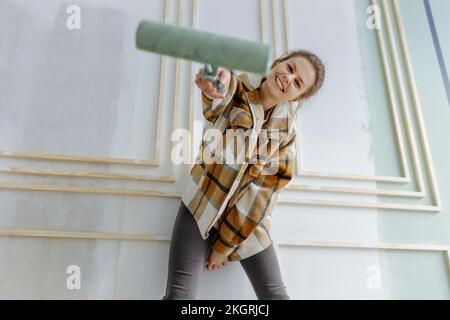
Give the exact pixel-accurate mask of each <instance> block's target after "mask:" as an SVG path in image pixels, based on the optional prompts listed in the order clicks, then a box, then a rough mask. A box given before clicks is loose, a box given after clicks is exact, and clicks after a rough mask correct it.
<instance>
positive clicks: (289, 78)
mask: <svg viewBox="0 0 450 320" xmlns="http://www.w3.org/2000/svg"><path fill="white" fill-rule="evenodd" d="M293 79H294V75H293V74H290V73H288V74H284V75H283V80H284V85H285V86H287V85H288V84H289V83H291V81H292V80H293Z"/></svg>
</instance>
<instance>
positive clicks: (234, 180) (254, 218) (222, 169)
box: [182, 71, 296, 261]
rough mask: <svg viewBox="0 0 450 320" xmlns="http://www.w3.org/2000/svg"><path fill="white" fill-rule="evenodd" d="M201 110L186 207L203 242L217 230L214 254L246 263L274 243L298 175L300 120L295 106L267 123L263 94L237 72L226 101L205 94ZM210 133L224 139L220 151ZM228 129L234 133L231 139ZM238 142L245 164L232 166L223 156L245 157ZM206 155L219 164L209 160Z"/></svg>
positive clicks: (283, 107)
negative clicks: (279, 211)
mask: <svg viewBox="0 0 450 320" xmlns="http://www.w3.org/2000/svg"><path fill="white" fill-rule="evenodd" d="M202 110H203V115H204V118H205V125H204V127H203V139H202V142H201V143H200V150H199V151H200V152H199V155H198V157H197V159H196V162H195V164H194V165H193V167H192V169H191V171H190V175H189V178H188V180H187V183H186V187H185V189H184V192H183V194H182V201H183V203H184V204H185V205H186V206H187V207H188V209H189V211H190V212H191V214H192V215H193V216H194V218H195V220H196V222H197V225H198V227H199V230H200V233H201V235H202V238H203V239H207V238H208V236H209V230H210V229H211V228H212V227H215V228H216V229H218V237H217V239H216V241H215V242H214V244H213V249H214V250H216V251H218V252H220V253H223V254H225V255H227V256H228V260H230V261H236V260H241V259H244V258H247V257H250V256H252V255H254V254H256V253H258V252H260V251H262V250H264V249H266V248H267V247H268V246H269V245H270V244H271V243H272V236H271V212H272V210H273V208H274V206H275V205H276V203H277V200H278V195H279V192H280V191H281V190H282V189H283V188H284V187H285V186H286V185H287V184H288V182H289V181H290V180H291V179H292V175H293V167H294V159H295V152H296V151H295V138H296V130H295V125H294V123H295V121H294V120H295V117H296V115H295V112H294V113H293V106H292V105H291V104H287V103H280V104H277V105H276V106H274V107H273V108H272V109H270V111H269V112H268V113H267V115H268V117H267V119H265V114H264V109H263V106H262V103H261V96H260V88H256V89H255V88H254V87H252V86H251V85H250V83H249V80H248V76H247V75H246V74H241V75H240V76H237V75H236V74H235V73H234V71H231V79H230V82H229V86H228V89H227V92H226V94H225V98H224V99H210V98H208V97H207V96H206V95H205V94H202ZM209 129H216V130H217V131H214V132H215V133H216V134H217V133H218V132H219V133H220V135H221V138H222V139H223V140H222V143H223V144H222V145H220V148H217V147H214V148H212V150H211V146H210V145H208V144H207V143H206V142H209V141H211V137H212V135H211V134H208V133H209V132H211V130H209ZM227 129H234V130H235V131H234V132H233V137H232V139H230V138H229V136H227V134H226V131H227ZM263 129H265V130H263ZM236 140H239V141H241V142H242V141H244V143H243V145H244V161H241V162H239V161H231V162H230V161H228V160H229V158H225V154H226V152H225V151H224V150H231V154H232V156H233V157H234V158H231V159H239V156H238V154H241V155H242V150H239V151H236V148H235V146H236V144H239V142H237V141H236ZM211 151H212V153H211ZM239 152H241V153H239ZM205 154H206V155H212V156H216V158H212V156H210V157H209V158H205ZM211 159H215V160H218V159H219V160H221V161H216V162H215V161H211ZM224 159H225V160H224ZM206 160H208V161H206ZM235 162H237V163H235Z"/></svg>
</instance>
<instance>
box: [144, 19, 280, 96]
mask: <svg viewBox="0 0 450 320" xmlns="http://www.w3.org/2000/svg"><path fill="white" fill-rule="evenodd" d="M136 46H137V48H139V49H141V50H146V51H151V52H154V53H158V54H162V55H167V56H171V57H175V58H181V59H185V60H190V61H196V62H200V63H203V64H204V68H203V69H202V72H203V76H204V77H205V78H206V79H208V80H209V81H211V82H212V83H213V85H214V86H215V87H216V88H217V89H218V91H219V92H220V93H223V92H224V91H225V88H224V86H223V84H221V83H220V81H219V76H218V67H219V66H220V67H223V68H227V69H237V70H241V71H246V72H253V73H258V74H262V75H266V74H267V72H268V71H269V68H270V64H271V61H272V48H271V47H270V46H268V45H266V44H260V43H256V42H251V41H246V40H242V39H238V38H233V37H228V36H223V35H219V34H215V33H210V32H204V31H198V30H193V29H188V28H183V27H178V26H175V25H170V24H162V23H157V22H153V21H148V20H143V21H141V22H140V23H139V26H138V29H137V32H136Z"/></svg>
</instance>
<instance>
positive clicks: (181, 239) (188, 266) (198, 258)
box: [162, 201, 290, 300]
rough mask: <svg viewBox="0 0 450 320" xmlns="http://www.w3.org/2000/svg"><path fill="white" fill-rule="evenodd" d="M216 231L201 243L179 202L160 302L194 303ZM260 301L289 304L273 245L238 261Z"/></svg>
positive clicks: (192, 221)
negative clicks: (165, 282)
mask: <svg viewBox="0 0 450 320" xmlns="http://www.w3.org/2000/svg"><path fill="white" fill-rule="evenodd" d="M217 234H218V231H217V229H216V228H214V227H212V228H211V230H210V232H209V237H208V238H207V239H205V240H204V239H203V238H202V237H201V235H200V232H199V229H198V226H197V222H196V221H195V218H194V217H193V216H192V214H191V213H190V212H189V211H188V208H187V207H186V206H185V205H184V203H183V202H182V201H181V203H180V208H179V209H178V213H177V216H176V219H175V224H174V226H173V232H172V239H171V243H170V252H169V263H168V275H167V286H166V294H165V295H164V297H163V298H162V299H163V300H172V299H177V300H182V299H192V300H194V299H197V290H198V283H199V279H200V275H201V273H202V271H203V267H204V266H205V265H206V261H207V258H208V255H209V251H210V249H211V246H212V244H213V243H214V240H215V239H216V238H217ZM239 262H240V263H241V265H242V267H243V268H244V271H245V273H246V274H247V277H248V278H249V280H250V282H251V284H252V286H253V290H254V291H255V293H256V296H257V297H258V299H260V300H270V299H271V300H289V299H290V297H289V296H288V294H287V292H286V287H285V286H284V283H283V279H282V277H281V271H280V266H279V263H278V258H277V255H276V252H275V248H274V247H273V244H271V245H270V246H269V247H268V248H266V249H265V250H263V251H260V252H258V253H257V254H255V255H253V256H250V257H248V258H246V259H241V260H239Z"/></svg>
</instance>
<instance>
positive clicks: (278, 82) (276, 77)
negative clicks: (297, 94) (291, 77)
mask: <svg viewBox="0 0 450 320" xmlns="http://www.w3.org/2000/svg"><path fill="white" fill-rule="evenodd" d="M275 82H276V83H277V85H278V88H279V89H280V91H281V92H284V86H283V84H282V83H281V80H280V78H278V76H277V75H276V76H275Z"/></svg>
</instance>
